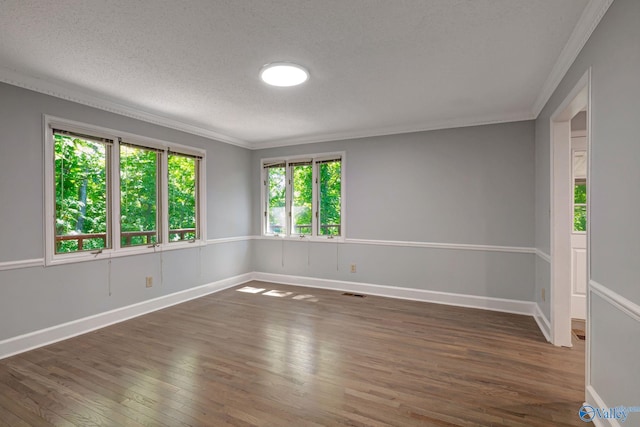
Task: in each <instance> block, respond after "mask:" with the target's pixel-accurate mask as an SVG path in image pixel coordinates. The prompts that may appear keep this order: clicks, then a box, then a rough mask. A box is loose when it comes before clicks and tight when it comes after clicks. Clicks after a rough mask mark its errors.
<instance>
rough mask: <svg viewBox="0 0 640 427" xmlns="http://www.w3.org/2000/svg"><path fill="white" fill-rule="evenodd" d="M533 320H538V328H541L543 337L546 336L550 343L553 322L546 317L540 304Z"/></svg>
mask: <svg viewBox="0 0 640 427" xmlns="http://www.w3.org/2000/svg"><path fill="white" fill-rule="evenodd" d="M533 318H534V319H536V323H537V324H538V328H540V332H542V335H544V337H545V338H546V339H547V341H548V342H551V322H549V319H547V316H545V315H544V313H543V312H542V310H541V309H540V306H539V305H538V304H536V308H535V314H534V316H533Z"/></svg>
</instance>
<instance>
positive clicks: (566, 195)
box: [550, 71, 590, 347]
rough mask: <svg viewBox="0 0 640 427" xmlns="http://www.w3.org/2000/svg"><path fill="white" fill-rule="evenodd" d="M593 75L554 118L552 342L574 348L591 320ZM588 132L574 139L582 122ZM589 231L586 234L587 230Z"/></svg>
mask: <svg viewBox="0 0 640 427" xmlns="http://www.w3.org/2000/svg"><path fill="white" fill-rule="evenodd" d="M589 85H590V71H588V72H587V73H586V74H585V75H584V76H583V77H582V78H581V79H580V81H579V82H578V84H577V85H576V86H575V87H574V89H573V90H572V91H571V92H570V93H569V95H568V96H567V98H566V99H565V100H564V102H563V103H562V104H561V105H560V106H559V107H558V109H557V110H556V111H555V112H554V114H553V115H552V116H551V122H550V128H551V150H550V151H551V212H550V214H551V218H550V224H551V285H550V290H551V319H550V320H551V342H552V343H553V344H554V345H557V346H564V347H571V346H572V342H571V337H572V322H571V319H572V317H574V318H576V319H581V318H582V319H587V318H588V304H587V297H586V290H587V287H588V281H589V218H588V217H589V215H588V212H589V208H588V200H589V197H588V193H589V169H590V168H589V154H590V149H589V147H590V144H589V129H590V114H589V113H590V102H589V99H590V88H589ZM582 119H584V126H583V127H584V129H582V132H578V129H574V131H575V132H574V133H572V122H573V123H574V128H575V127H577V123H578V121H580V120H582ZM582 228H584V230H582Z"/></svg>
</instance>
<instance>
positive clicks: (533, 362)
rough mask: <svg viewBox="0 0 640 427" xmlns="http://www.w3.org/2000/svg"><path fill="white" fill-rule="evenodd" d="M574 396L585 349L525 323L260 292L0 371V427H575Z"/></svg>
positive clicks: (455, 310)
mask: <svg viewBox="0 0 640 427" xmlns="http://www.w3.org/2000/svg"><path fill="white" fill-rule="evenodd" d="M246 286H248V287H250V288H252V289H247V288H246ZM240 288H244V289H243V292H239V291H238V290H239V289H240ZM247 291H248V292H247ZM269 291H275V292H269ZM583 395H584V341H580V340H575V342H574V347H573V348H571V349H569V348H556V347H553V346H552V345H550V344H548V343H546V342H545V340H544V338H543V336H542V335H541V333H540V332H539V330H538V328H537V326H536V324H535V321H534V320H533V318H531V317H527V316H519V315H513V314H507V313H496V312H490V311H483V310H474V309H466V308H460V307H450V306H444V305H436V304H427V303H421V302H414V301H404V300H394V299H388V298H381V297H375V296H366V297H364V298H362V297H355V296H347V295H342V293H341V292H338V291H330V290H320V289H311V288H302V287H295V286H284V285H273V284H269V283H264V282H251V283H248V284H247V285H243V286H240V287H237V288H233V289H229V290H226V291H223V292H219V293H216V294H213V295H210V296H207V297H203V298H200V299H197V300H193V301H190V302H187V303H184V304H180V305H178V306H174V307H171V308H168V309H165V310H162V311H158V312H155V313H152V314H149V315H145V316H142V317H138V318H136V319H132V320H130V321H127V322H123V323H120V324H117V325H114V326H111V327H108V328H104V329H101V330H99V331H96V332H93V333H90V334H86V335H83V336H80V337H77V338H74V339H70V340H67V341H64V342H60V343H57V344H54V345H50V346H48V347H44V348H41V349H37V350H34V351H30V352H27V353H23V354H21V355H18V356H14V357H11V358H8V359H4V360H1V361H0V426H6V425H9V426H26V425H32V426H49V425H56V426H58V425H59V426H70V425H75V426H89V425H99V426H107V425H108V426H111V425H113V426H138V425H145V426H164V425H166V426H209V425H210V426H224V425H234V426H332V425H338V426H339V425H356V426H358V425H362V426H382V425H394V426H411V425H421V426H499V425H505V426H523V427H524V426H544V427H547V426H563V425H572V426H580V425H582V424H583V422H582V421H581V420H580V419H579V418H578V415H577V412H578V409H579V407H580V406H581V405H582V401H583Z"/></svg>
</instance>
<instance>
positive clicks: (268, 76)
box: [260, 62, 309, 87]
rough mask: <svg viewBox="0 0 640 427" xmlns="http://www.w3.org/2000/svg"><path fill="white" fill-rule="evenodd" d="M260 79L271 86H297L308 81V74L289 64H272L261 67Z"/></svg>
mask: <svg viewBox="0 0 640 427" xmlns="http://www.w3.org/2000/svg"><path fill="white" fill-rule="evenodd" d="M260 78H261V79H262V81H263V82H265V83H266V84H268V85H271V86H280V87H288V86H297V85H299V84H302V83H304V82H306V81H307V80H308V79H309V72H308V71H307V70H306V69H305V68H304V67H301V66H300V65H297V64H293V63H291V62H272V63H271V64H267V65H265V66H264V67H262V69H261V70H260Z"/></svg>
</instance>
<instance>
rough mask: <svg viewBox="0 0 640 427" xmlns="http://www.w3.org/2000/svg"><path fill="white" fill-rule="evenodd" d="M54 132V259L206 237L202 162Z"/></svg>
mask: <svg viewBox="0 0 640 427" xmlns="http://www.w3.org/2000/svg"><path fill="white" fill-rule="evenodd" d="M50 129H51V134H50V135H51V140H50V141H51V142H50V144H51V145H50V146H48V148H47V153H48V154H47V158H48V159H50V160H47V161H51V162H52V163H53V168H52V172H53V177H52V178H53V190H54V191H53V193H54V194H55V196H54V197H49V196H47V197H49V200H51V202H50V203H52V204H53V205H54V207H53V209H52V212H51V214H52V215H53V218H52V221H53V222H54V224H53V227H52V229H53V233H50V232H49V231H47V233H48V234H47V235H48V236H51V237H50V238H51V240H52V241H51V243H48V247H51V248H53V251H52V254H53V255H54V256H55V255H61V254H70V253H80V252H89V251H90V252H93V253H100V252H101V251H103V250H119V249H120V248H129V247H154V246H156V245H158V244H161V243H173V242H180V241H189V242H193V241H195V240H198V239H200V238H201V230H200V228H201V227H200V218H201V216H202V215H201V214H200V212H199V211H200V208H201V206H202V201H201V200H200V197H201V196H200V193H201V192H200V168H201V167H202V165H201V162H202V157H201V156H198V155H194V154H191V153H190V152H189V150H187V151H186V152H180V151H177V150H175V148H173V147H172V149H171V150H169V148H168V147H162V146H160V144H159V143H155V144H150V145H149V146H146V145H145V144H139V143H137V142H129V141H128V140H127V141H123V140H121V139H120V138H117V137H113V138H106V137H103V136H100V135H99V134H100V132H96V134H95V135H92V134H91V133H90V132H87V133H85V132H75V131H70V130H65V129H64V128H62V127H60V128H58V127H57V126H56V127H53V125H50ZM48 144H49V143H48ZM151 145H153V146H151ZM49 170H51V169H49ZM50 173H51V172H50ZM48 194H51V193H48ZM116 233H117V234H116ZM49 245H50V246H49ZM49 259H52V258H51V257H50V258H49Z"/></svg>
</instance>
